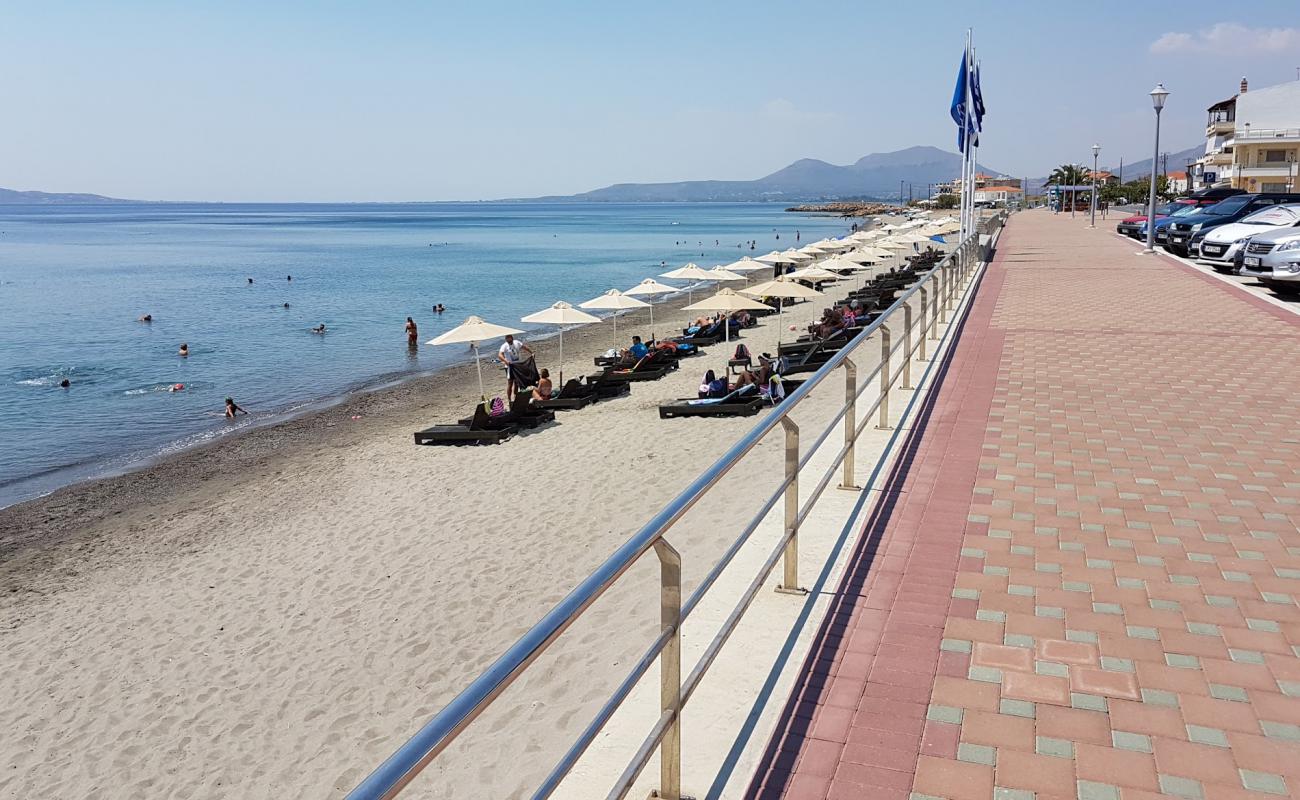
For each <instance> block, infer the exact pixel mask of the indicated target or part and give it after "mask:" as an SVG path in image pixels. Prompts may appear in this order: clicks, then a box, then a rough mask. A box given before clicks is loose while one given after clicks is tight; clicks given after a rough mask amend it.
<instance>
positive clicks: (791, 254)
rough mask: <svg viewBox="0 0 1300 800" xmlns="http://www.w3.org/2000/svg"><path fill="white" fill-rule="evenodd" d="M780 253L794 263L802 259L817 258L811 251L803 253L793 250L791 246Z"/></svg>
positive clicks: (810, 259) (802, 260)
mask: <svg viewBox="0 0 1300 800" xmlns="http://www.w3.org/2000/svg"><path fill="white" fill-rule="evenodd" d="M781 255H784V256H787V258H786V260H787V261H790V262H793V263H796V264H798V263H801V262H804V261H812V260H814V259H816V258H817V256H815V255H813V254H812V253H805V252H802V251H800V250H795V249H794V248H793V247H792V248H790V249H789V250H785V251H783V252H782V253H781Z"/></svg>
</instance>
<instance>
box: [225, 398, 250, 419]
mask: <svg viewBox="0 0 1300 800" xmlns="http://www.w3.org/2000/svg"><path fill="white" fill-rule="evenodd" d="M247 413H248V412H247V411H245V410H244V409H242V408H240V407H239V406H238V405H237V404H236V403H235V401H234V398H231V397H227V398H226V419H234V418H235V415H236V414H247Z"/></svg>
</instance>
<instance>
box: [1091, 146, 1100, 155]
mask: <svg viewBox="0 0 1300 800" xmlns="http://www.w3.org/2000/svg"><path fill="white" fill-rule="evenodd" d="M1100 152H1101V145H1099V144H1094V145H1093V146H1092V157H1093V158H1096V157H1097V154H1098V153H1100Z"/></svg>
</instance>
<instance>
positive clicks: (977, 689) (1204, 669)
mask: <svg viewBox="0 0 1300 800" xmlns="http://www.w3.org/2000/svg"><path fill="white" fill-rule="evenodd" d="M1137 249H1138V248H1137V247H1136V246H1134V245H1131V244H1128V243H1126V242H1123V241H1120V240H1117V239H1115V238H1114V237H1113V236H1110V235H1109V234H1108V233H1106V232H1105V231H1103V230H1100V229H1099V230H1096V231H1089V230H1087V229H1086V228H1085V227H1084V226H1083V225H1081V224H1080V223H1079V221H1078V220H1075V221H1073V222H1072V221H1070V220H1068V219H1066V218H1061V217H1055V216H1053V215H1050V214H1048V213H1045V212H1029V213H1026V214H1022V215H1019V216H1017V217H1015V218H1014V219H1013V220H1012V222H1011V224H1010V225H1009V226H1008V227H1007V229H1006V230H1005V231H1004V232H1003V236H1002V239H1001V242H1000V246H999V251H998V254H997V256H996V258H995V259H994V262H993V263H992V264H991V265H990V267H989V269H988V271H987V273H986V275H985V277H984V279H983V282H982V285H981V286H980V288H979V291H978V294H977V295H976V299H975V302H974V303H973V305H972V306H971V310H970V314H969V318H968V319H967V321H966V324H965V326H964V328H963V331H962V334H961V337H960V339H959V340H958V344H957V346H956V348H955V351H954V353H953V355H952V357H951V359H950V362H949V363H948V364H947V365H946V368H945V369H944V371H943V372H942V373H941V380H940V383H939V388H938V390H937V391H936V392H935V393H934V394H933V396H932V397H931V398H930V399H929V400H928V401H927V404H926V405H925V406H924V407H923V408H922V410H921V412H920V414H919V418H918V420H917V421H916V423H915V425H914V430H913V432H912V433H911V434H910V435H909V437H908V439H907V441H906V442H905V444H904V446H903V453H902V455H901V456H900V458H899V463H898V465H897V466H896V468H895V470H894V472H893V474H892V475H891V476H890V477H889V479H888V480H887V482H886V485H885V486H884V487H883V490H882V494H881V497H882V500H881V502H880V503H879V504H878V507H877V508H876V509H874V511H873V515H872V518H871V519H870V520H869V521H868V523H867V526H866V529H865V531H864V533H863V535H862V537H861V541H860V543H859V545H858V550H857V551H856V552H855V553H854V555H853V558H852V560H851V562H850V565H849V567H848V569H847V571H846V574H845V576H844V578H843V581H842V583H841V585H840V587H839V588H838V591H837V596H836V599H835V601H834V602H833V604H832V607H831V610H830V612H829V614H828V617H827V620H826V622H825V623H824V625H823V628H822V629H821V630H820V631H819V634H818V637H817V640H816V642H815V644H814V648H813V651H812V653H811V654H810V656H809V658H808V661H807V662H806V664H805V667H804V671H803V676H802V678H801V679H800V682H799V685H798V688H797V689H796V691H795V692H794V695H793V696H792V698H791V700H790V702H789V704H788V705H787V707H786V709H785V712H784V713H783V716H782V720H781V722H780V724H779V726H778V729H777V731H776V733H775V735H774V737H773V739H772V741H771V742H770V743H769V746H768V750H767V753H766V755H765V757H764V760H763V763H762V766H761V768H760V770H759V771H758V773H757V775H756V776H755V778H754V780H753V783H752V784H751V786H750V788H749V791H748V793H747V796H748V797H762V798H791V799H794V798H818V799H819V800H821V799H824V798H850V797H853V798H859V797H871V798H895V797H897V798H907V797H911V798H913V799H914V800H917V799H920V800H928V798H948V799H949V800H964V799H965V798H991V797H993V796H994V794H995V792H997V793H998V796H999V797H1006V798H1012V799H1014V800H1020V799H1021V798H1028V797H1031V796H1036V797H1037V798H1038V800H1046V798H1054V797H1061V798H1098V799H1100V798H1114V800H1121V798H1122V800H1142V798H1157V797H1169V796H1191V797H1202V798H1209V799H1210V800H1213V799H1214V798H1220V797H1222V798H1238V797H1240V798H1267V797H1279V796H1300V605H1298V604H1297V598H1300V530H1298V529H1297V523H1298V521H1300V413H1297V406H1296V399H1297V398H1300V317H1296V316H1295V315H1292V314H1290V313H1289V312H1287V311H1283V310H1281V309H1278V308H1275V307H1273V306H1271V305H1269V304H1267V303H1265V302H1263V301H1261V300H1259V299H1258V298H1252V297H1248V296H1246V295H1244V294H1239V293H1237V292H1235V291H1233V290H1232V289H1231V288H1229V287H1227V286H1225V285H1223V284H1221V283H1218V282H1215V281H1212V280H1207V279H1206V278H1205V276H1202V275H1200V274H1198V273H1196V272H1194V271H1191V270H1187V269H1186V268H1184V267H1182V266H1179V265H1177V264H1174V263H1172V262H1170V261H1168V260H1166V259H1163V258H1159V257H1151V256H1146V257H1142V256H1138V255H1135V253H1136V250H1137ZM1031 792H1032V793H1035V794H1033V795H1031V794H1030V793H1031Z"/></svg>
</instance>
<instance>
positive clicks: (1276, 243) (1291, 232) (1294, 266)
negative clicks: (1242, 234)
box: [1241, 228, 1300, 294]
mask: <svg viewBox="0 0 1300 800" xmlns="http://www.w3.org/2000/svg"><path fill="white" fill-rule="evenodd" d="M1242 253H1243V255H1242V258H1241V274H1242V275H1246V276H1248V277H1251V278H1258V279H1259V282H1260V283H1262V284H1264V285H1265V286H1267V287H1269V288H1270V289H1272V290H1273V291H1275V292H1277V293H1278V294H1300V228H1276V229H1274V230H1271V231H1265V232H1264V233H1257V234H1255V235H1254V236H1252V237H1250V242H1248V243H1247V244H1246V247H1245V248H1244V250H1243V251H1242Z"/></svg>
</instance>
